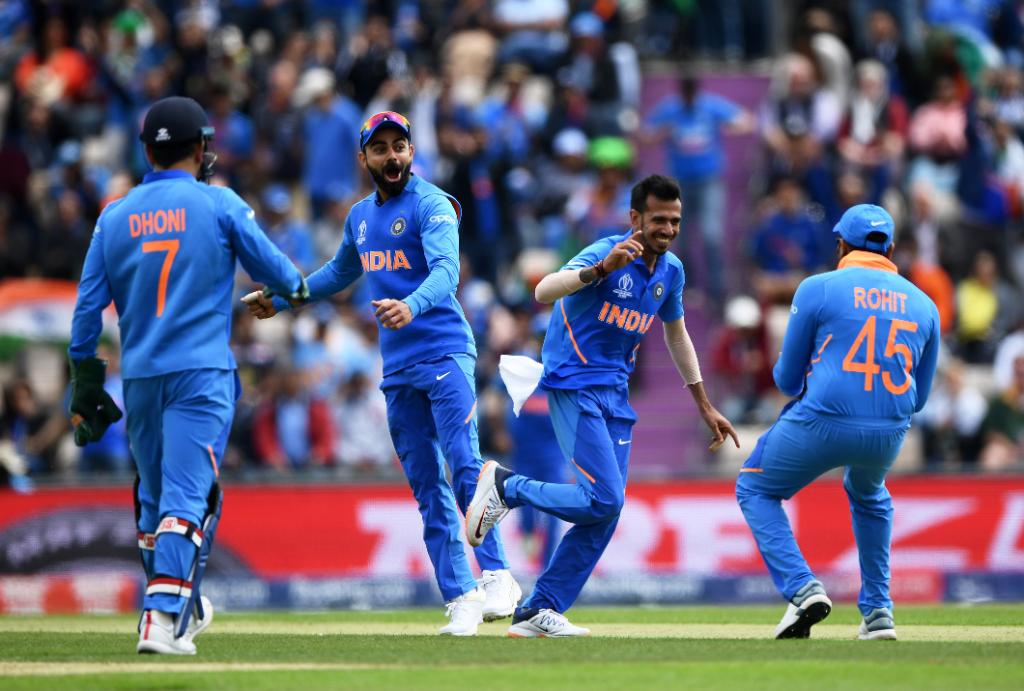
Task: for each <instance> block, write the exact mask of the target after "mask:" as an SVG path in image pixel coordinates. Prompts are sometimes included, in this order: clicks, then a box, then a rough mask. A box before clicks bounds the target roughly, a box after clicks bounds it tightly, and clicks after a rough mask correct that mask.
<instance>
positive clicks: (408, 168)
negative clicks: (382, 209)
mask: <svg viewBox="0 0 1024 691" xmlns="http://www.w3.org/2000/svg"><path fill="white" fill-rule="evenodd" d="M367 169H368V170H369V171H370V177H372V178H373V182H374V184H375V185H377V188H378V189H380V191H381V192H383V193H384V194H385V195H386V196H388V197H394V196H397V195H399V194H401V193H402V190H404V189H405V186H406V185H407V184H409V176H410V175H411V174H412V165H411V164H409V165H405V166H403V165H402V164H401V163H398V162H397V161H388V162H387V163H385V164H384V165H383V166H381V167H380V169H374V168H371V167H370V166H367Z"/></svg>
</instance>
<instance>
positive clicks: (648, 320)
mask: <svg viewBox="0 0 1024 691" xmlns="http://www.w3.org/2000/svg"><path fill="white" fill-rule="evenodd" d="M653 323H654V315H653V314H647V315H644V323H643V324H641V325H640V333H642V334H645V333H647V332H648V331H650V330H651V324H653Z"/></svg>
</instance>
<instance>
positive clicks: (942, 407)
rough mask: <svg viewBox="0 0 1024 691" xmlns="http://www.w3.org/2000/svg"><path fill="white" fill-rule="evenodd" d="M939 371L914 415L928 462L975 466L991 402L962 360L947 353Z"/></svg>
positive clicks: (935, 464) (930, 464) (927, 464)
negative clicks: (970, 379)
mask: <svg viewBox="0 0 1024 691" xmlns="http://www.w3.org/2000/svg"><path fill="white" fill-rule="evenodd" d="M937 374H938V376H937V377H936V378H935V386H934V387H933V388H932V392H931V395H929V397H928V403H927V404H926V405H925V407H924V409H923V410H922V411H921V412H920V413H919V414H918V415H916V416H915V417H914V424H916V425H918V426H919V427H920V429H921V436H922V441H923V443H924V461H925V465H926V466H928V467H930V468H934V467H937V466H941V465H944V464H946V463H947V462H948V461H953V460H955V461H957V462H959V463H960V464H961V465H970V466H974V465H975V464H976V463H977V461H978V457H979V455H980V452H981V441H982V439H981V426H982V422H983V421H984V419H985V414H986V413H987V411H988V402H987V401H986V400H985V396H984V395H983V394H982V393H981V391H979V390H978V388H977V387H975V386H972V385H971V384H970V383H969V382H968V381H967V380H966V378H965V376H964V366H963V363H962V362H960V361H959V360H955V359H953V358H950V357H948V356H947V357H946V358H945V362H943V363H942V364H941V366H940V367H939V369H938V370H937Z"/></svg>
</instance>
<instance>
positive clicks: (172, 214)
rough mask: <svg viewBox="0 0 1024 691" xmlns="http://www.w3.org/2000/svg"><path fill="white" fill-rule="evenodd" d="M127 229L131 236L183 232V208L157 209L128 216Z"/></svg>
mask: <svg viewBox="0 0 1024 691" xmlns="http://www.w3.org/2000/svg"><path fill="white" fill-rule="evenodd" d="M128 230H129V231H130V232H131V234H132V237H133V238H137V237H142V236H145V235H163V234H164V233H184V232H185V209H184V207H179V208H177V209H157V210H156V211H142V212H139V213H136V214H131V215H129V216H128Z"/></svg>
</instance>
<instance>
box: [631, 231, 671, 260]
mask: <svg viewBox="0 0 1024 691" xmlns="http://www.w3.org/2000/svg"><path fill="white" fill-rule="evenodd" d="M639 230H641V231H643V235H642V236H641V237H640V244H641V245H643V247H644V250H647V251H650V252H653V253H654V254H655V255H656V256H658V257H660V256H661V255H663V254H665V253H666V252H668V251H669V250H670V249H672V243H673V242H674V241H675V237H669V236H668V235H665V236H664V240H667V242H663V240H662V234H658V233H654V234H651V235H650V237H648V231H647V228H645V227H644V226H640V228H639Z"/></svg>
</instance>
